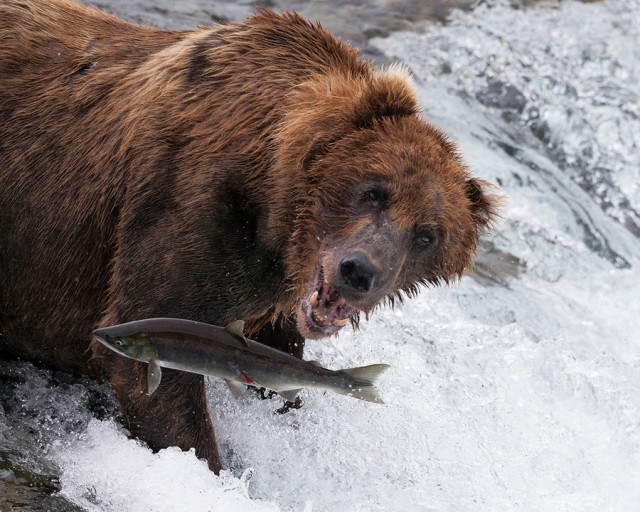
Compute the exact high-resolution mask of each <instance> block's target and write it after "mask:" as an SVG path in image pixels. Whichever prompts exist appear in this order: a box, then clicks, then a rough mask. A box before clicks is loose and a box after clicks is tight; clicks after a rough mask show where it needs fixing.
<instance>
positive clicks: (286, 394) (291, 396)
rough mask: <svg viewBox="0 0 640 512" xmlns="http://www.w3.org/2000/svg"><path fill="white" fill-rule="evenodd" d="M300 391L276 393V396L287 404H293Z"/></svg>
mask: <svg viewBox="0 0 640 512" xmlns="http://www.w3.org/2000/svg"><path fill="white" fill-rule="evenodd" d="M300 391H302V390H301V389H287V390H286V391H278V394H279V395H280V396H281V397H282V398H284V399H285V400H286V401H287V402H295V401H296V398H297V397H298V393H300Z"/></svg>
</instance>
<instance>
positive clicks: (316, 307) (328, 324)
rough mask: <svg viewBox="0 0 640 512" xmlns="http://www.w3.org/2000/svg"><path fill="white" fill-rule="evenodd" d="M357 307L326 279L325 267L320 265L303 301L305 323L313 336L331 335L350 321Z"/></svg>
mask: <svg viewBox="0 0 640 512" xmlns="http://www.w3.org/2000/svg"><path fill="white" fill-rule="evenodd" d="M354 312H355V308H354V307H352V306H351V305H350V304H349V303H347V301H346V300H345V299H344V297H342V296H341V295H340V292H339V291H338V290H337V289H336V288H334V287H333V286H332V285H331V284H329V283H328V282H326V281H325V279H324V267H323V266H322V265H319V267H318V269H317V270H316V275H315V278H314V281H313V286H312V287H311V291H310V292H309V293H308V294H307V296H306V297H305V299H304V300H303V301H302V313H303V315H304V323H305V326H306V327H307V329H308V330H309V331H310V334H311V335H312V336H308V335H307V336H308V337H313V335H315V336H316V337H323V336H330V335H332V334H335V333H337V332H338V331H339V330H340V329H342V328H343V327H344V326H345V325H346V324H348V323H349V321H350V320H351V317H352V316H353V313H354Z"/></svg>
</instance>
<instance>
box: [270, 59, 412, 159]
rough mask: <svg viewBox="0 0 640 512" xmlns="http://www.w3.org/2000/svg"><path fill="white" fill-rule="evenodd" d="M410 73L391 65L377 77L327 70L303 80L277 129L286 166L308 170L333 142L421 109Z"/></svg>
mask: <svg viewBox="0 0 640 512" xmlns="http://www.w3.org/2000/svg"><path fill="white" fill-rule="evenodd" d="M416 98H417V95H416V91H415V86H414V85H413V82H412V81H411V78H410V77H409V74H408V72H406V71H405V70H404V69H403V68H401V67H399V66H392V67H390V68H389V69H387V70H385V71H379V72H376V73H375V74H374V75H373V76H367V77H364V76H352V75H349V74H345V73H338V72H333V73H328V74H326V75H322V76H318V77H315V79H311V80H308V81H307V82H303V83H302V84H300V85H298V87H297V88H296V91H295V93H294V94H293V95H291V97H290V102H291V103H290V106H289V108H287V109H286V114H285V115H284V117H283V120H282V121H281V123H280V127H279V129H278V131H277V133H276V137H275V142H276V144H277V158H278V160H279V161H280V162H281V163H282V165H283V168H286V167H291V166H292V165H294V166H296V167H298V168H302V169H306V168H308V167H309V166H310V165H311V164H312V163H313V162H314V161H315V160H317V159H318V158H319V157H321V156H322V155H323V154H324V153H326V152H327V151H328V150H329V149H330V148H331V146H332V145H333V144H335V143H336V142H337V141H339V140H340V139H342V138H344V137H346V136H348V135H349V134H351V133H353V132H354V131H357V130H359V129H362V128H369V127H372V126H373V125H374V124H375V122H376V121H379V120H382V119H384V118H388V117H404V116H409V115H412V114H415V113H417V112H418V111H419V108H418V102H417V99H416Z"/></svg>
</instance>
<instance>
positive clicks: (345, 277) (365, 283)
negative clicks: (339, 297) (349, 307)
mask: <svg viewBox="0 0 640 512" xmlns="http://www.w3.org/2000/svg"><path fill="white" fill-rule="evenodd" d="M379 278H380V269H379V268H378V267H377V266H376V265H375V264H374V263H373V262H372V261H371V259H370V258H369V256H367V255H366V254H364V253H362V252H352V253H349V254H347V255H346V256H345V257H344V258H342V261H340V281H341V283H340V285H341V286H340V288H341V289H344V290H345V291H346V289H349V290H351V291H356V292H362V293H368V292H370V291H372V290H373V289H375V287H376V286H377V285H378V282H379Z"/></svg>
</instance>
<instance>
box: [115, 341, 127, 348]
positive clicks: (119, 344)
mask: <svg viewBox="0 0 640 512" xmlns="http://www.w3.org/2000/svg"><path fill="white" fill-rule="evenodd" d="M113 343H114V344H115V346H116V347H121V346H122V345H124V342H123V341H122V340H115V341H114V342H113Z"/></svg>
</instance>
